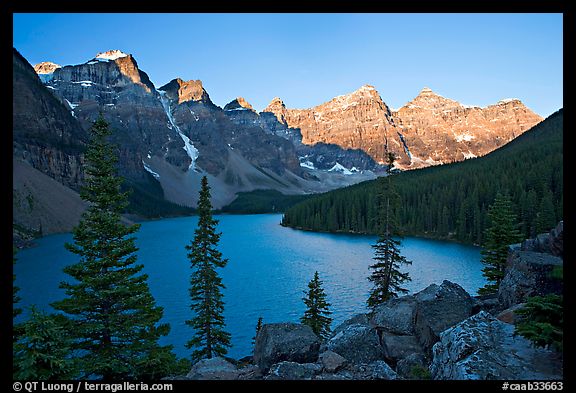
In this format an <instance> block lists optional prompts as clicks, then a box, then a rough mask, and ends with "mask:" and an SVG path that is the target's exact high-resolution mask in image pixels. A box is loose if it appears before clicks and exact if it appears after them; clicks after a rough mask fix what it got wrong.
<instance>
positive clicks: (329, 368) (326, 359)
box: [318, 351, 348, 373]
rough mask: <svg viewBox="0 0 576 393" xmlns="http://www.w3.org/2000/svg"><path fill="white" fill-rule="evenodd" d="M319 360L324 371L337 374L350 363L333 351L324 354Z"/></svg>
mask: <svg viewBox="0 0 576 393" xmlns="http://www.w3.org/2000/svg"><path fill="white" fill-rule="evenodd" d="M318 360H319V362H320V364H321V365H322V368H323V370H324V371H325V372H328V373H335V372H336V371H338V370H340V369H342V368H343V367H344V366H346V364H347V363H348V361H347V360H346V358H344V357H342V356H340V355H338V354H337V353H336V352H332V351H325V352H322V353H321V354H320V356H319V358H318Z"/></svg>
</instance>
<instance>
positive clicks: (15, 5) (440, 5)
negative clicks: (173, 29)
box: [0, 0, 576, 392]
mask: <svg viewBox="0 0 576 393" xmlns="http://www.w3.org/2000/svg"><path fill="white" fill-rule="evenodd" d="M570 5H571V4H570V1H569V0H566V1H559V0H552V1H546V0H543V1H537V0H506V1H497V0H484V1H478V0H474V1H466V0H460V1H459V2H455V1H433V0H429V1H425V0H421V1H401V0H395V1H384V0H372V1H370V0H355V1H353V2H351V1H347V2H344V1H338V0H324V1H315V2H312V1H303V0H294V1H289V0H282V1H278V0H277V1H276V2H270V1H268V2H265V3H263V2H259V1H248V0H246V1H239V0H237V1H233V2H232V1H230V2H229V3H222V2H215V1H203V2H201V1H194V0H185V1H182V0H180V1H179V2H178V3H175V2H171V3H166V2H162V1H145V0H125V1H109V0H97V1H93V2H86V1H79V0H75V1H71V0H60V1H59V0H52V1H50V0H44V1H42V2H36V1H27V0H24V1H6V0H5V1H3V2H2V4H1V5H0V7H1V9H2V15H1V19H0V21H1V22H0V25H1V27H0V29H2V30H1V31H2V37H3V42H5V45H3V46H2V48H3V51H2V53H3V54H4V55H5V58H4V59H3V61H4V62H5V63H4V64H5V67H2V69H3V70H9V69H11V63H8V62H9V61H10V58H11V57H12V56H11V54H12V46H13V44H12V40H10V38H12V14H13V13H71V12H73V13H204V12H210V13H212V12H213V13H247V12H250V13H308V12H312V13H364V12H367V13H459V12H462V13H562V14H563V16H564V21H563V23H564V69H565V70H568V71H567V72H566V73H565V74H566V75H565V78H564V109H565V110H564V112H565V113H566V114H567V116H565V121H566V122H567V124H566V125H565V128H564V129H566V130H569V131H568V132H567V133H564V136H565V138H566V137H567V138H568V144H567V146H568V147H569V151H570V150H571V146H574V144H572V143H570V142H571V139H572V135H573V134H574V133H576V129H575V128H574V121H573V116H571V105H572V104H571V102H570V100H571V95H572V91H573V90H572V89H571V87H572V84H571V83H570V82H572V81H573V79H572V78H573V76H572V75H573V74H574V70H576V67H575V66H574V61H573V57H572V56H574V52H575V51H574V45H573V42H574V41H573V37H574V36H575V33H574V31H573V30H574V18H573V14H572V12H571V11H572V10H571V7H569V6H570ZM294 28H297V26H294ZM512 41H513V40H512ZM9 45H10V46H9ZM566 48H569V49H568V50H567V49H566ZM16 49H18V48H16ZM534 50H536V51H537V50H538V48H534ZM4 78H7V76H6V75H5V74H4ZM4 88H6V87H4ZM2 99H3V100H5V101H6V102H5V103H4V105H3V107H4V108H6V107H11V106H12V105H11V103H9V102H8V99H9V96H8V94H6V93H5V94H3V95H2ZM566 108H568V110H566ZM4 119H6V118H5V117H4ZM4 130H5V132H8V131H7V130H8V127H7V126H5V127H4ZM5 138H6V137H5ZM10 145H11V143H10V144H9V143H7V141H4V143H2V146H3V147H4V148H5V149H6V151H5V152H3V154H2V155H1V159H2V160H3V161H4V162H3V164H4V165H3V166H2V168H10V169H12V161H11V159H10V157H11V154H9V152H8V148H9V146H10ZM570 175H571V174H570V173H569V172H566V171H565V172H564V176H565V184H566V185H568V186H569V185H570V183H569V180H570ZM7 176H8V178H9V183H8V184H9V185H10V184H11V183H12V171H10V172H9V173H8V174H7ZM11 195H12V194H11V190H10V189H8V187H6V189H5V190H3V192H2V196H3V197H4V198H5V199H6V211H9V212H11V211H12V208H11V206H10V205H9V203H10V204H11ZM570 202H572V201H568V202H567V203H565V205H564V226H565V236H566V234H567V236H568V242H569V241H570V233H571V223H572V222H574V219H573V218H574V211H573V208H572V203H570ZM10 216H11V213H10ZM5 219H6V220H7V218H5ZM5 228H6V229H7V231H6V232H7V233H6V236H4V237H3V239H5V242H6V244H5V245H3V246H2V250H3V256H4V257H3V258H2V262H1V264H2V268H3V271H2V277H4V280H2V282H3V283H6V284H7V283H8V282H10V281H9V280H11V274H12V263H11V262H9V257H10V255H9V252H10V254H11V249H12V244H11V243H10V244H9V243H8V238H11V236H12V235H11V231H10V232H8V230H9V228H8V223H6V226H5ZM565 254H566V256H567V257H566V256H565V260H568V264H567V276H568V277H569V278H570V279H572V278H573V277H574V271H573V270H574V261H573V260H572V258H570V255H571V250H570V247H569V248H568V251H565ZM568 287H569V286H565V288H566V289H565V291H566V294H565V295H566V296H565V309H566V310H572V309H574V299H573V297H572V294H571V293H568V292H569V291H571V288H568ZM2 291H3V295H2V297H3V300H8V299H9V296H10V297H11V290H10V289H9V287H8V285H2ZM6 303H7V304H6V306H7V307H6V309H5V311H4V312H3V313H2V315H4V316H6V319H4V318H2V319H3V321H5V322H4V323H2V330H3V331H2V333H0V334H1V335H2V336H1V340H2V347H3V350H2V352H1V355H0V356H2V358H3V359H11V358H12V354H11V352H8V351H9V350H10V348H9V343H10V340H9V339H8V337H10V335H11V330H10V327H11V325H10V324H9V323H8V321H7V319H8V315H10V314H9V310H10V309H11V308H12V307H11V301H7V302H6ZM566 330H567V332H568V334H566V335H565V349H564V361H565V363H564V380H563V383H564V389H563V390H564V391H566V390H567V389H570V390H572V389H574V383H573V379H574V376H573V375H572V374H571V371H572V370H576V368H575V367H574V363H573V358H574V355H573V349H574V348H575V347H574V339H573V336H572V335H570V334H569V332H570V330H569V329H566ZM10 351H11V350H10ZM4 366H5V367H6V368H8V367H10V364H9V362H8V361H6V362H4ZM8 370H9V369H8ZM8 372H10V371H8ZM6 380H7V381H6V382H5V383H4V384H3V385H4V386H6V390H4V391H9V392H13V391H14V390H13V386H12V383H13V381H12V380H11V378H8V377H7V378H6ZM63 382H65V381H63ZM69 382H72V383H77V381H69ZM155 382H157V383H171V384H173V387H174V390H173V391H176V392H178V391H193V390H194V389H197V388H198V389H214V388H216V389H218V388H221V387H227V386H229V387H232V388H233V389H237V388H240V389H245V388H248V389H256V390H258V389H262V390H264V389H266V390H269V389H271V388H272V389H274V388H276V387H281V388H289V389H303V388H304V389H314V390H316V389H319V388H320V389H325V388H327V389H334V388H338V389H339V388H342V387H343V388H347V387H351V388H354V387H357V386H358V387H361V388H367V389H383V390H384V389H388V388H391V389H404V388H406V389H416V390H417V391H423V390H424V389H430V388H432V389H434V390H436V389H438V390H439V391H450V390H454V391H458V392H463V391H466V390H468V389H470V388H472V389H473V390H475V389H481V390H482V391H483V392H491V391H502V382H503V381H259V380H258V381H169V380H166V381H155ZM508 382H510V383H514V382H517V383H524V382H527V381H508ZM80 391H82V389H80Z"/></svg>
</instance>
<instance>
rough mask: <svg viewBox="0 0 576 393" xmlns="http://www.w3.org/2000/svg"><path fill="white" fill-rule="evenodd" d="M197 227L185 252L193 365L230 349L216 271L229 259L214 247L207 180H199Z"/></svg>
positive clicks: (215, 236)
mask: <svg viewBox="0 0 576 393" xmlns="http://www.w3.org/2000/svg"><path fill="white" fill-rule="evenodd" d="M196 211H197V213H198V227H197V228H196V230H195V232H194V239H193V240H192V242H191V244H190V245H187V246H186V250H188V254H187V255H188V259H189V260H190V263H191V267H192V274H191V277H190V298H191V299H192V303H191V306H190V309H191V310H192V311H193V313H194V314H195V315H194V317H193V318H192V319H190V320H187V321H186V324H187V325H189V326H191V327H192V328H193V329H194V330H195V333H194V336H193V337H192V339H191V340H189V341H188V342H187V344H186V347H187V348H189V349H190V348H197V349H195V350H194V351H193V352H192V362H197V361H199V360H201V359H205V358H208V359H210V358H212V357H213V356H223V355H225V354H226V353H227V352H228V350H227V347H230V333H228V332H226V331H225V330H224V328H225V322H224V315H223V313H224V301H223V295H222V292H221V290H222V289H224V288H225V287H224V284H223V283H222V279H221V278H220V276H219V275H218V272H217V271H216V268H223V267H225V266H226V264H227V263H228V259H224V258H222V253H221V252H220V251H218V249H217V246H218V242H219V241H220V236H221V235H222V234H221V233H219V232H217V231H216V225H217V224H218V220H216V219H214V217H213V216H212V203H211V202H210V186H209V185H208V179H207V178H206V176H204V177H202V181H201V189H200V195H199V199H198V207H197V209H196Z"/></svg>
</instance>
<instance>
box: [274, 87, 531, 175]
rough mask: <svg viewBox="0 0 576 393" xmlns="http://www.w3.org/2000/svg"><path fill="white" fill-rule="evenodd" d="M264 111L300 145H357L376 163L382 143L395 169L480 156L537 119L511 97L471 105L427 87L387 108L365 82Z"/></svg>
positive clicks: (382, 151)
mask: <svg viewBox="0 0 576 393" xmlns="http://www.w3.org/2000/svg"><path fill="white" fill-rule="evenodd" d="M264 112H267V113H272V114H274V115H275V117H276V118H277V119H278V121H279V122H282V123H285V124H286V125H287V126H288V127H289V128H290V129H297V130H298V131H299V132H300V134H301V135H302V142H303V143H305V144H309V145H312V144H315V143H318V142H324V143H333V144H336V145H339V146H342V147H346V148H358V149H362V150H364V151H365V152H367V153H368V154H369V155H370V156H371V157H372V158H374V159H375V160H376V161H377V162H383V161H384V154H385V151H386V147H387V148H388V149H389V150H390V151H392V152H394V153H396V155H397V157H398V161H397V162H396V163H395V166H397V167H399V168H401V169H414V168H420V167H425V166H430V165H438V164H443V163H449V162H454V161H461V160H464V159H466V158H473V157H477V156H482V155H485V154H487V153H489V152H491V151H493V150H494V149H496V148H498V147H499V146H502V145H503V144H505V143H507V142H509V141H511V140H512V139H514V138H515V137H517V136H518V135H520V134H522V133H523V132H524V131H526V130H528V129H529V128H530V127H532V126H534V125H536V124H537V123H539V122H540V121H542V118H541V117H540V116H538V115H537V114H535V113H534V112H532V111H531V110H530V109H528V108H526V106H524V104H522V102H521V101H520V100H517V99H506V100H502V101H499V102H498V103H496V104H494V105H490V106H488V107H486V108H480V107H471V106H465V105H462V104H460V103H458V102H457V101H454V100H451V99H447V98H444V97H442V96H440V95H438V94H436V93H434V92H433V91H432V90H430V89H428V88H424V89H423V90H422V91H421V92H420V94H419V95H418V96H417V97H416V98H414V100H412V101H410V102H409V103H407V104H406V105H404V106H403V107H402V108H400V109H399V110H398V111H391V110H390V108H389V107H388V106H387V105H386V104H385V103H384V102H383V101H382V99H381V97H380V95H379V94H378V92H377V91H376V90H375V89H374V87H372V86H370V85H365V86H362V87H361V88H360V89H358V90H356V91H354V92H352V93H350V94H347V95H342V96H338V97H336V98H334V99H332V100H330V101H329V102H326V103H324V104H322V105H318V106H316V107H313V108H310V109H287V108H286V106H285V105H284V103H283V102H282V101H281V100H280V99H279V98H275V99H274V100H273V101H272V102H271V103H270V105H269V106H268V107H267V108H266V109H265V110H264Z"/></svg>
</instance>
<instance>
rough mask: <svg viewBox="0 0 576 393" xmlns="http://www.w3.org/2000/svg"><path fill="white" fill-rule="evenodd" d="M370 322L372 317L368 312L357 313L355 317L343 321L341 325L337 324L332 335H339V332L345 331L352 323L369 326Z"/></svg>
mask: <svg viewBox="0 0 576 393" xmlns="http://www.w3.org/2000/svg"><path fill="white" fill-rule="evenodd" d="M369 324H370V318H369V317H368V315H367V314H356V315H354V316H353V317H351V318H349V319H347V320H345V321H344V322H342V323H341V324H340V325H338V326H336V327H335V328H334V330H332V335H331V337H334V336H335V335H337V334H338V333H340V332H341V331H343V330H344V329H346V328H347V327H348V326H350V325H366V326H368V325H369Z"/></svg>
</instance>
